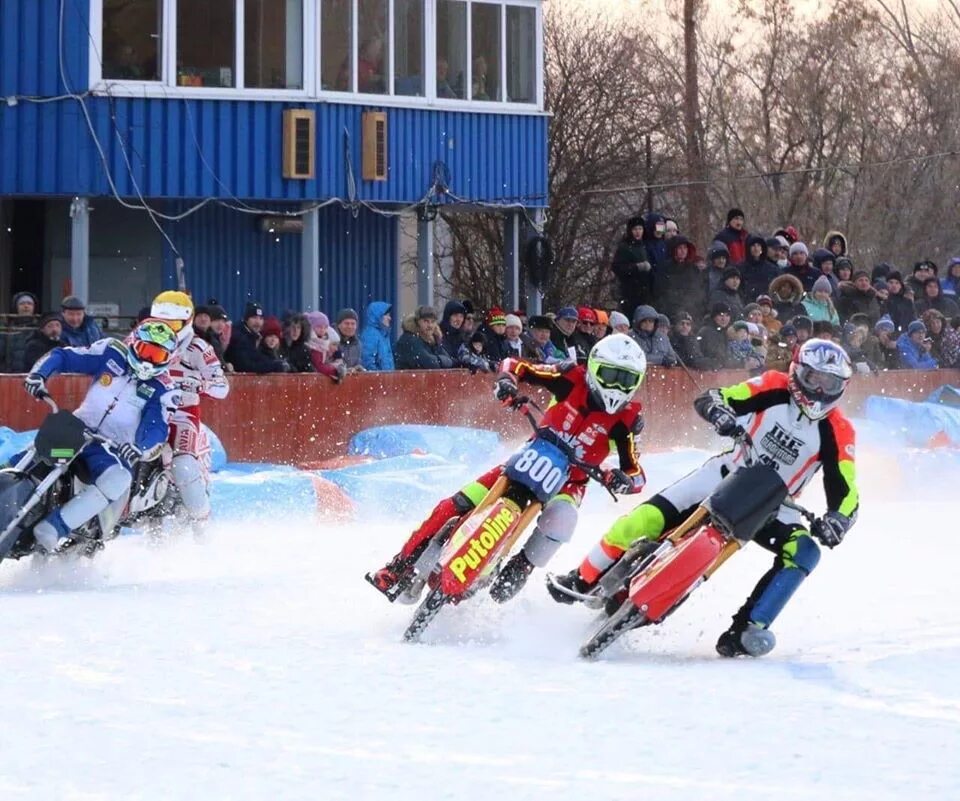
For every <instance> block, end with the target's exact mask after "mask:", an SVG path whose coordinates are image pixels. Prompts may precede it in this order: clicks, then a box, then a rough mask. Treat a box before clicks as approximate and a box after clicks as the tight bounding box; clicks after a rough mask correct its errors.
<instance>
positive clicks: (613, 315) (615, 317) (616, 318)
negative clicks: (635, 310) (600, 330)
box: [610, 311, 630, 328]
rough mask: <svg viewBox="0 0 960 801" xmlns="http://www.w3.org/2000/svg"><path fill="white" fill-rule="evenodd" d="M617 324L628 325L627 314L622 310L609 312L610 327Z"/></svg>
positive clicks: (614, 326)
mask: <svg viewBox="0 0 960 801" xmlns="http://www.w3.org/2000/svg"><path fill="white" fill-rule="evenodd" d="M618 325H630V321H629V320H628V319H627V315H625V314H624V313H623V312H618V311H615V312H610V327H611V328H616V327H617V326H618Z"/></svg>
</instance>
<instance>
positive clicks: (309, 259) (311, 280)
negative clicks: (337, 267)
mask: <svg viewBox="0 0 960 801" xmlns="http://www.w3.org/2000/svg"><path fill="white" fill-rule="evenodd" d="M300 303H301V306H300V308H301V309H302V310H303V311H320V210H319V209H313V210H311V211H308V212H307V213H306V214H304V215H303V238H302V239H301V241H300ZM327 313H328V314H331V315H334V314H336V311H333V310H331V309H327Z"/></svg>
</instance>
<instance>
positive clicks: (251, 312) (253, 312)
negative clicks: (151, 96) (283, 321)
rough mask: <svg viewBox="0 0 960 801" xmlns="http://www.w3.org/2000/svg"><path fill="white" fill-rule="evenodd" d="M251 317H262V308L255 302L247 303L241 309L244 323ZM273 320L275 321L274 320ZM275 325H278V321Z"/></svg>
mask: <svg viewBox="0 0 960 801" xmlns="http://www.w3.org/2000/svg"><path fill="white" fill-rule="evenodd" d="M251 317H263V307H262V306H261V305H260V304H259V303H257V302H256V301H255V300H250V301H247V305H246V306H244V307H243V319H244V321H246V320H249V319H250V318H251ZM273 319H275V320H276V318H273ZM277 325H280V322H279V321H277ZM261 333H263V332H261Z"/></svg>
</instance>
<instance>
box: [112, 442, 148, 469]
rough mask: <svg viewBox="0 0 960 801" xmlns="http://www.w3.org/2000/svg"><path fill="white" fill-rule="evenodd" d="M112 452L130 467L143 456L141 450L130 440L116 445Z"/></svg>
mask: <svg viewBox="0 0 960 801" xmlns="http://www.w3.org/2000/svg"><path fill="white" fill-rule="evenodd" d="M114 452H115V453H116V454H117V456H118V457H120V460H121V461H124V462H126V463H127V464H128V465H129V466H130V467H133V466H134V465H135V464H136V463H137V462H139V461H140V459H141V457H142V456H143V452H142V451H141V450H140V449H139V448H138V447H137V446H136V445H134V444H133V443H131V442H124V443H122V444H121V445H117V447H116V450H115V451H114Z"/></svg>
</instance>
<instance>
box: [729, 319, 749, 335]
mask: <svg viewBox="0 0 960 801" xmlns="http://www.w3.org/2000/svg"><path fill="white" fill-rule="evenodd" d="M733 330H734V331H746V332H747V333H749V332H750V326H749V325H747V323H746V322H744V321H743V320H737V321H736V322H735V323H734V324H733Z"/></svg>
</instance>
